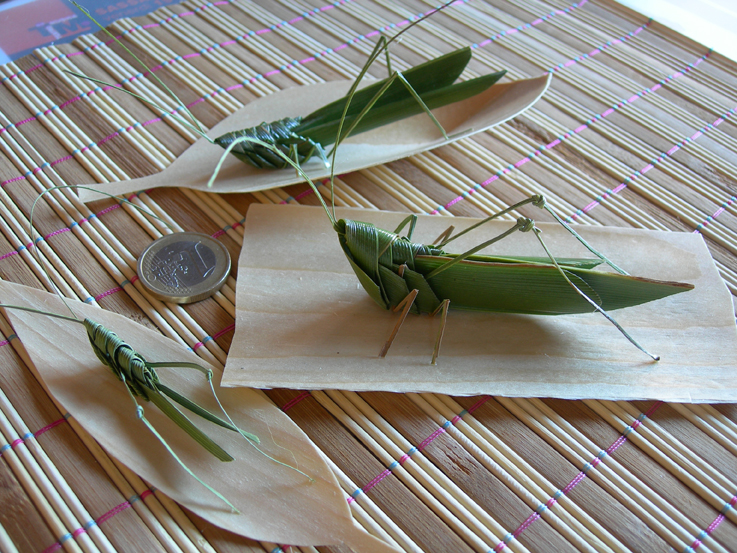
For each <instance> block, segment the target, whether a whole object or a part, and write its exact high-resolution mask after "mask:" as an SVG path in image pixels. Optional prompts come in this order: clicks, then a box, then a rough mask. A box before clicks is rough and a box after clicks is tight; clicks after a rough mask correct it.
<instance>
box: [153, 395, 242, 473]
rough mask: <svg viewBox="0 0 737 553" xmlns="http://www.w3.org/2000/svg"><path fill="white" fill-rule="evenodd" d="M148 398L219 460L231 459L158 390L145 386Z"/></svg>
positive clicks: (231, 458)
mask: <svg viewBox="0 0 737 553" xmlns="http://www.w3.org/2000/svg"><path fill="white" fill-rule="evenodd" d="M147 396H148V399H149V400H151V403H153V404H154V405H156V407H158V408H159V409H161V412H162V413H164V414H165V415H166V416H167V417H169V418H170V419H171V420H172V421H174V422H175V423H176V424H177V426H179V428H181V429H182V430H184V431H185V432H186V433H187V434H189V435H190V436H191V437H192V439H193V440H194V441H196V442H197V443H198V444H200V445H201V446H202V447H204V448H205V449H206V450H207V451H209V452H210V453H212V454H213V455H214V456H215V457H217V458H218V459H220V460H221V461H232V460H233V457H231V455H230V454H229V453H228V452H227V451H225V450H224V449H223V448H222V447H220V446H219V445H218V444H216V443H215V442H214V441H213V440H212V439H211V438H210V437H209V436H208V435H207V434H205V433H204V432H202V430H200V429H199V428H197V427H196V426H195V425H194V424H192V421H190V420H189V419H188V418H187V416H186V415H185V414H184V413H182V412H181V411H180V410H179V409H177V406H176V405H174V404H173V403H171V402H170V401H169V400H168V399H166V398H165V397H164V396H163V395H162V394H161V393H160V392H159V391H158V390H153V389H151V388H147Z"/></svg>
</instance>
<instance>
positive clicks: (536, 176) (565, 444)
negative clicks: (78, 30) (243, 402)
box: [0, 0, 737, 552]
mask: <svg viewBox="0 0 737 553" xmlns="http://www.w3.org/2000/svg"><path fill="white" fill-rule="evenodd" d="M436 1H437V0H429V1H428V2H422V1H419V0H411V1H406V2H401V3H398V2H397V3H395V2H391V1H389V0H339V1H336V2H333V3H330V4H328V3H325V0H279V1H278V2H267V1H264V0H259V1H250V0H233V1H218V2H213V3H204V2H200V1H189V2H185V3H184V4H182V5H180V6H173V7H168V8H162V9H160V10H159V11H158V12H156V13H154V14H152V15H150V16H148V17H142V18H139V19H136V20H121V21H119V22H117V23H116V24H114V25H113V30H114V32H115V33H117V34H120V35H123V36H124V38H123V40H125V41H126V43H127V44H128V45H129V47H130V48H131V49H132V50H133V51H134V52H136V53H137V54H138V55H139V56H140V57H141V58H142V59H144V60H145V61H146V62H147V63H148V64H149V65H151V66H153V67H154V70H155V71H156V72H157V74H158V75H159V76H160V77H161V78H162V79H163V80H164V81H165V82H166V83H167V84H168V85H169V86H171V87H172V88H173V89H174V90H175V91H176V92H177V93H178V94H179V95H180V96H181V98H182V99H183V100H184V102H186V103H187V104H189V105H191V106H192V110H193V112H194V113H195V115H196V116H197V117H198V118H199V119H200V121H202V122H203V123H204V124H205V125H208V126H212V125H213V124H215V123H216V122H217V121H218V120H220V119H222V118H223V117H224V116H225V115H226V114H228V113H230V112H231V111H233V110H234V109H236V108H237V107H239V106H240V105H242V104H243V103H246V102H249V101H251V100H253V99H255V98H258V97H261V96H264V95H266V94H270V93H272V92H274V91H276V90H279V89H281V88H285V87H291V86H297V85H302V84H307V83H313V82H320V81H323V80H334V79H344V78H352V77H353V76H354V75H355V74H356V73H357V71H358V69H359V67H360V66H361V65H362V64H363V61H364V59H365V57H366V55H367V53H368V52H369V51H370V49H371V47H372V44H373V41H374V40H376V37H377V36H378V34H379V33H387V34H392V33H394V32H396V31H397V30H398V29H400V28H402V27H404V26H406V25H407V24H408V22H409V21H410V20H411V19H413V18H416V17H418V16H419V15H420V14H421V13H425V12H427V11H429V10H431V9H432V8H433V7H435V2H436ZM101 37H102V38H101ZM101 40H103V41H104V40H107V39H106V38H105V37H103V36H102V35H101V34H100V33H98V38H95V37H93V36H87V37H82V38H80V39H78V40H77V41H76V42H75V44H74V46H58V47H54V46H50V47H47V48H42V49H39V50H38V51H37V52H36V53H35V54H34V55H33V56H29V57H27V58H24V59H22V60H19V61H18V62H16V63H12V64H8V65H6V66H3V67H0V72H2V75H1V76H0V81H2V84H3V86H2V87H0V147H1V148H2V153H0V184H1V190H0V200H1V201H2V208H1V209H2V214H3V217H2V221H1V223H0V224H2V228H1V230H2V233H1V235H0V277H2V278H3V279H8V280H12V281H15V282H20V283H23V284H27V285H30V286H35V287H38V288H46V289H50V286H49V284H48V279H47V277H46V276H45V275H44V273H43V272H42V270H41V268H40V266H39V263H38V261H37V258H36V257H35V255H36V252H35V251H34V250H39V252H40V253H41V255H42V256H43V257H44V259H45V260H46V263H47V264H48V266H49V267H51V271H50V277H51V278H52V279H53V280H54V281H55V282H56V284H57V285H58V286H59V287H60V288H61V289H62V290H63V292H64V293H65V294H67V295H68V296H70V297H74V298H78V299H80V300H83V301H86V302H87V303H91V304H95V305H98V306H99V307H101V308H103V309H110V310H113V311H117V312H119V313H123V314H125V315H127V316H129V317H131V318H132V319H135V320H138V321H140V322H142V323H143V324H145V325H148V326H150V327H154V328H157V329H159V330H160V331H161V332H162V333H164V334H166V335H168V336H170V337H172V338H174V339H176V340H178V341H180V342H181V343H183V344H186V345H187V346H188V347H191V348H192V349H194V350H196V351H197V353H199V354H200V355H201V356H202V357H204V358H206V359H207V360H208V361H210V362H213V363H223V362H224V360H225V357H226V352H227V351H228V347H229V345H230V340H231V338H232V330H233V313H234V307H233V302H234V299H235V298H234V284H235V280H234V279H235V276H236V275H235V274H234V275H233V276H232V278H231V279H230V280H229V281H228V283H227V284H226V286H225V288H224V289H223V290H222V292H220V293H219V294H217V295H216V296H215V297H214V298H212V299H209V300H205V301H203V302H200V303H197V304H193V305H189V306H185V307H181V306H175V305H170V304H162V303H160V302H157V301H156V300H153V299H151V298H150V297H149V296H148V295H147V294H146V293H145V292H144V291H143V289H142V287H141V285H140V283H139V282H137V281H136V280H137V279H136V276H135V262H136V257H137V256H138V255H139V254H140V253H141V251H142V250H143V248H144V247H145V246H146V245H148V243H150V241H151V240H152V239H154V238H157V237H159V236H160V235H161V233H162V232H169V231H168V230H166V229H165V227H164V226H163V225H161V224H159V223H157V222H153V223H151V222H147V221H146V220H145V219H144V218H143V217H141V216H140V215H139V214H138V213H137V212H135V211H134V210H132V209H130V208H129V207H127V206H121V205H119V204H117V203H115V202H113V201H112V200H109V201H102V202H98V203H96V204H92V205H90V206H89V207H88V206H84V205H82V204H80V203H79V202H78V201H76V199H75V197H74V195H73V194H72V193H71V192H70V191H62V192H56V193H53V194H49V195H47V196H46V197H45V199H44V200H43V201H41V202H39V205H38V207H37V210H36V214H35V217H34V229H35V233H36V234H35V236H42V237H43V238H39V239H36V240H34V241H33V242H32V241H31V238H30V237H29V233H28V215H29V210H30V205H31V203H32V201H33V200H34V199H35V198H36V196H37V195H38V194H39V193H40V191H41V190H43V189H44V188H46V187H49V186H52V185H61V184H75V183H80V182H92V181H93V180H98V181H105V180H115V179H123V178H131V177H138V176H143V175H146V174H150V173H152V172H155V171H158V170H160V169H162V168H163V167H164V166H166V165H167V164H168V163H170V162H171V161H172V160H173V159H175V157H176V156H177V155H178V154H179V153H181V152H182V151H183V150H184V149H185V148H186V146H187V145H188V144H189V143H190V142H191V141H192V140H193V139H194V137H193V136H192V135H191V134H190V133H189V132H188V131H186V130H184V129H182V128H181V127H179V126H178V125H177V124H176V123H175V122H173V121H172V120H171V119H170V118H169V119H166V120H165V121H161V120H160V119H159V118H158V117H157V115H155V114H154V113H153V112H152V111H150V110H149V109H148V108H146V107H142V105H141V104H140V103H138V102H137V101H135V100H133V99H131V98H129V97H127V96H123V95H120V94H108V93H107V92H104V91H103V90H101V89H100V88H99V87H97V86H96V85H94V84H91V83H89V82H85V81H81V80H78V79H75V78H73V77H70V76H68V75H66V74H64V73H62V71H61V70H62V69H76V70H78V71H80V72H82V73H85V74H87V75H90V76H96V77H100V78H104V79H107V80H112V81H114V82H123V83H126V84H127V85H128V86H130V87H131V89H133V90H136V91H138V92H140V93H142V94H145V95H147V96H154V95H155V96H156V97H157V98H158V100H159V101H160V102H162V103H165V104H166V105H168V106H170V107H171V108H174V107H175V106H174V105H173V104H172V103H171V101H170V100H169V99H168V98H166V97H165V96H163V95H162V94H161V93H160V92H159V91H158V89H157V88H156V87H155V86H153V85H152V84H151V82H150V81H149V80H148V79H146V78H144V77H143V76H142V75H141V71H140V70H139V68H138V67H137V66H135V65H134V64H133V63H132V61H131V59H130V56H128V55H127V54H125V53H123V52H122V51H121V49H120V48H119V47H118V46H116V45H112V44H107V45H106V44H103V42H100V41H101ZM462 45H472V47H473V48H474V58H473V60H472V62H471V64H470V70H469V71H467V74H468V75H469V76H470V75H471V74H475V73H480V72H485V71H489V70H496V69H498V68H502V67H505V68H508V69H509V77H510V78H513V79H514V78H521V77H529V76H536V75H539V74H541V73H544V72H547V71H552V72H554V73H555V78H554V80H553V84H552V87H551V89H550V91H549V92H548V93H547V95H546V96H545V98H544V99H543V100H542V101H540V102H539V103H538V104H537V105H536V106H535V107H534V108H533V109H531V110H529V111H528V112H526V113H525V114H524V115H523V116H520V117H517V118H516V119H514V120H513V121H511V122H509V123H507V124H504V125H502V126H501V127H499V128H497V129H495V130H493V131H491V132H487V133H483V134H481V135H476V136H474V137H473V138H471V139H466V140H463V141H461V142H459V143H456V144H454V145H452V146H447V147H444V148H442V149H439V150H435V151H432V152H428V153H425V154H421V155H418V156H415V157H413V158H411V159H407V160H402V161H398V162H394V163H391V164H388V165H386V166H382V167H376V168H373V169H368V170H364V171H360V172H358V173H354V174H349V175H344V176H342V177H341V178H340V179H339V181H338V194H337V203H338V204H339V205H350V206H361V207H373V208H379V209H390V210H401V211H411V212H417V213H434V214H441V215H444V216H452V215H469V216H481V215H484V214H487V213H490V212H492V211H496V210H499V209H501V208H502V207H505V206H506V205H508V204H511V203H514V202H516V201H519V200H520V199H522V198H523V197H525V196H527V195H529V194H531V193H538V192H541V193H543V194H545V195H546V197H547V198H548V200H549V202H550V203H551V204H552V205H553V207H554V208H555V209H557V210H558V211H559V212H560V213H563V214H565V215H566V216H567V217H568V218H569V219H570V220H572V221H575V222H576V223H580V224H592V225H618V226H634V227H640V228H650V229H664V230H678V231H690V232H700V233H701V234H702V235H703V236H704V238H705V240H706V242H707V244H708V245H709V247H710V249H711V252H712V254H713V256H714V258H715V260H716V262H717V264H718V267H719V270H720V271H721V274H722V276H723V277H724V280H725V281H726V283H727V285H728V286H729V288H730V290H731V291H732V292H733V293H735V292H737V256H736V255H735V254H736V253H737V219H736V218H735V210H734V203H735V201H737V200H736V198H735V194H736V192H735V190H736V186H737V128H736V127H735V125H734V121H733V120H732V118H731V116H732V115H733V114H734V111H735V109H737V107H736V106H735V99H736V98H737V65H736V64H735V63H734V62H732V61H729V60H727V59H725V58H724V57H722V56H720V55H718V54H717V53H714V52H710V51H709V50H707V49H706V48H704V47H703V46H701V45H698V44H695V43H693V42H691V41H689V40H688V39H685V38H684V37H682V36H679V35H678V34H676V33H674V32H673V31H670V30H668V29H666V28H664V27H662V26H660V25H658V24H657V23H655V22H651V21H648V20H647V19H645V18H643V17H642V16H640V15H638V14H636V13H634V12H631V11H629V10H627V9H625V8H622V7H620V6H618V5H617V4H616V3H614V2H613V1H611V0H588V1H587V0H583V1H580V2H578V3H576V4H568V3H567V2H566V0H552V1H549V2H545V3H544V2H534V1H532V0H493V1H492V2H488V3H487V2H484V1H483V0H466V1H463V0H461V1H459V2H456V3H455V4H453V5H452V6H451V7H449V8H447V9H446V10H445V11H444V12H443V13H440V14H437V15H436V16H434V17H433V18H431V19H429V20H428V21H426V22H425V23H423V24H422V25H421V26H418V27H415V28H414V29H413V30H412V31H411V32H410V33H407V34H405V35H404V38H403V40H402V41H401V42H400V43H399V44H397V45H396V47H395V48H394V49H393V55H394V60H395V62H394V63H395V64H396V66H397V67H398V68H400V69H402V68H406V67H409V66H410V65H414V64H416V63H418V62H420V61H423V60H425V59H428V58H430V57H434V56H436V55H438V54H440V53H444V52H448V51H450V50H451V49H453V48H456V47H458V46H462ZM384 72H385V68H384V67H383V66H381V65H380V64H379V66H377V67H376V68H374V69H372V71H371V73H372V74H373V75H374V76H377V77H380V76H383V74H384ZM172 184H174V183H172ZM131 199H132V201H133V202H135V203H137V204H139V205H142V206H145V207H146V208H148V209H150V210H153V211H154V212H155V213H157V214H158V215H159V216H161V217H162V218H164V219H166V220H167V221H169V222H170V223H171V224H172V225H173V227H174V228H175V229H182V230H191V231H200V232H206V233H209V234H212V235H213V236H216V237H217V238H218V239H220V240H221V241H222V242H223V244H225V245H226V246H227V247H228V248H229V250H230V253H231V255H232V256H234V257H236V256H237V255H238V248H239V244H240V243H241V240H242V222H243V220H244V218H243V217H244V214H245V212H246V209H247V207H248V205H249V204H250V203H252V202H264V203H267V202H273V203H306V204H314V203H316V201H315V198H314V196H313V195H312V194H311V193H310V192H309V191H308V189H307V188H306V186H303V185H298V186H293V187H290V188H286V189H278V190H272V191H268V192H262V193H255V194H250V195H248V194H244V195H235V196H228V197H227V198H224V197H220V196H217V195H215V194H204V193H199V192H192V191H188V190H184V189H169V190H156V191H152V192H151V193H145V192H142V193H140V194H138V195H136V196H134V197H132V198H131ZM525 214H526V215H529V216H532V217H539V213H537V212H535V213H533V212H530V213H525ZM0 332H1V333H2V336H0V356H1V358H2V365H1V366H2V371H0V388H2V392H3V393H2V394H0V435H1V437H0V440H2V441H0V444H2V445H0V455H1V456H2V462H0V482H1V483H2V485H0V494H1V495H0V505H2V508H0V523H1V524H0V551H13V550H14V547H15V548H17V549H18V550H20V551H33V552H41V551H46V552H50V551H55V550H58V549H64V550H67V551H79V550H82V551H98V550H99V551H158V550H166V551H195V550H201V551H213V550H215V551H223V552H225V551H281V550H282V549H285V550H287V545H286V544H269V543H255V542H250V541H248V540H245V539H241V538H238V537H235V536H233V535H230V534H227V533H225V532H222V531H220V530H218V529H217V528H214V527H212V526H210V525H208V524H207V523H204V522H203V521H201V520H199V519H197V518H196V517H194V516H192V515H191V514H189V513H187V512H184V511H182V510H181V509H180V508H179V507H178V506H177V505H176V504H174V503H172V502H171V501H169V500H167V498H166V497H164V496H162V495H161V494H160V493H157V492H156V490H154V489H151V488H149V487H148V486H147V485H146V484H145V483H144V482H143V481H141V480H140V479H139V478H138V477H137V476H136V475H134V474H132V473H130V471H128V470H127V469H125V467H122V466H119V465H117V464H116V462H115V461H113V460H111V459H110V458H109V457H107V456H106V454H105V453H104V452H103V451H102V450H101V449H100V448H99V447H98V446H96V444H95V443H94V442H91V441H90V440H89V439H88V438H87V437H86V436H85V434H84V432H82V431H80V429H79V428H78V427H77V426H76V423H75V422H74V420H73V419H69V418H68V416H67V415H66V414H65V413H64V412H61V411H59V410H58V409H57V408H56V407H55V406H54V404H53V402H52V401H51V400H50V398H49V397H48V396H47V395H46V394H45V392H44V391H43V390H42V388H41V386H40V385H39V383H38V382H36V381H35V380H34V378H33V376H32V375H31V373H30V371H29V370H28V368H27V366H26V365H25V363H24V360H23V359H21V358H20V357H19V356H18V354H17V352H16V350H15V349H14V347H13V346H14V342H15V340H14V336H13V335H12V334H11V330H10V328H9V326H8V325H7V323H6V322H5V321H0ZM268 394H269V396H270V397H271V398H272V399H273V401H274V402H275V403H276V404H277V405H278V406H281V407H282V408H283V409H284V411H286V412H287V413H288V414H289V416H291V417H292V418H293V419H294V421H296V422H297V424H299V425H300V426H301V427H302V428H303V429H304V430H305V431H306V432H307V434H308V435H309V436H310V437H311V438H312V439H313V440H314V442H315V443H316V444H317V446H318V447H319V448H320V449H321V450H322V451H323V452H324V453H325V455H326V457H327V458H328V459H329V462H330V464H331V466H332V467H333V468H334V470H335V472H336V474H337V475H338V478H339V480H340V482H341V484H342V485H343V488H344V490H345V492H346V498H347V501H349V502H350V505H351V508H352V510H353V513H354V515H355V517H356V519H357V521H358V522H359V523H360V524H362V525H363V526H364V527H366V528H367V529H369V531H371V532H374V533H375V534H377V535H380V536H384V537H385V538H387V539H390V540H393V541H394V542H395V543H397V544H398V545H399V546H400V547H401V548H403V549H404V550H407V551H437V552H450V551H454V552H455V551H472V550H473V551H491V550H493V551H501V550H503V549H506V548H508V549H510V550H512V551H518V552H524V551H569V550H580V551H666V550H677V551H693V550H696V549H701V550H704V551H714V552H723V551H730V550H732V551H735V550H737V526H735V522H737V511H735V509H734V508H733V507H735V505H736V504H737V496H736V494H737V485H736V484H735V483H736V482H737V409H736V408H735V406H734V405H713V406H711V405H672V404H662V403H653V402H616V403H615V402H608V401H597V400H586V401H557V400H539V399H507V398H501V397H473V398H452V397H447V396H442V395H433V394H421V395H417V394H406V395H394V394H387V393H366V394H363V393H362V394H354V393H347V392H337V391H324V392H312V393H309V392H301V391H295V390H273V391H269V392H268ZM284 508H285V509H288V508H289V502H288V498H285V504H284ZM295 549H296V548H293V550H295ZM319 549H320V550H321V551H322V550H325V551H327V550H329V549H330V548H319ZM302 550H303V551H312V550H314V549H313V548H302Z"/></svg>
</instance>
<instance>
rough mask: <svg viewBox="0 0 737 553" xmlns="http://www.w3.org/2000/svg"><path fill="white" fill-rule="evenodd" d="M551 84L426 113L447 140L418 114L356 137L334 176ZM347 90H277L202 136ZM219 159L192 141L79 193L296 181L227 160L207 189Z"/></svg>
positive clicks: (314, 104)
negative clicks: (171, 156) (158, 166)
mask: <svg viewBox="0 0 737 553" xmlns="http://www.w3.org/2000/svg"><path fill="white" fill-rule="evenodd" d="M551 78H552V76H551V74H546V75H543V76H541V77H536V78H534V79H522V80H518V81H512V82H509V83H502V84H496V85H494V86H492V87H491V88H490V89H488V90H487V91H486V92H483V93H482V94H479V95H477V96H474V97H473V98H469V99H467V100H464V101H462V102H457V103H455V104H451V105H449V106H445V107H443V108H439V109H437V110H434V111H433V114H434V115H435V117H436V118H437V119H438V121H440V123H441V124H442V125H443V128H444V129H445V130H446V133H447V134H448V135H449V138H450V140H445V139H443V137H442V135H441V134H440V131H439V130H438V129H437V127H435V125H434V124H433V123H432V121H430V118H429V117H427V115H425V114H421V115H416V116H414V117H411V118H409V119H405V120H404V121H398V122H397V123H394V124H392V125H386V126H384V127H380V128H378V129H374V130H373V131H369V132H366V133H362V134H359V135H357V136H356V137H354V138H351V139H349V140H347V141H346V142H345V143H344V144H343V145H342V146H341V148H340V150H339V153H338V158H337V161H336V166H335V174H336V175H339V174H342V173H349V172H351V171H357V170H359V169H363V168H365V167H372V166H374V165H379V164H381V163H387V162H389V161H393V160H395V159H400V158H403V157H407V156H410V155H414V154H417V153H419V152H423V151H425V150H429V149H431V148H437V147H438V146H443V145H445V144H448V143H450V142H453V141H455V140H458V139H460V138H464V137H466V136H469V135H471V134H474V133H477V132H480V131H483V130H485V129H488V128H490V127H493V126H495V125H499V124H501V123H503V122H505V121H508V120H509V119H512V118H514V117H516V116H517V115H519V114H520V113H522V112H523V111H525V110H526V109H527V108H529V107H530V106H532V105H533V104H534V103H535V102H537V100H538V99H539V98H540V96H542V95H543V93H544V92H545V90H547V88H548V85H549V84H550V80H551ZM351 84H352V81H337V82H328V83H321V84H316V85H309V86H301V87H295V88H288V89H285V90H282V91H280V92H277V93H275V94H271V95H269V96H266V97H264V98H260V99H259V100H257V101H254V102H251V103H249V104H247V105H246V106H244V107H242V108H241V109H239V110H238V111H236V112H235V113H233V114H232V115H230V116H228V117H227V118H226V119H224V120H223V121H221V122H220V123H218V124H217V125H216V126H215V127H213V128H212V129H211V130H210V131H209V132H208V135H209V136H211V137H217V136H220V135H221V134H224V133H226V132H230V131H234V130H240V129H246V128H249V127H253V126H255V125H258V124H260V123H262V122H263V121H275V120H277V119H281V118H283V117H295V116H298V115H306V114H308V113H311V112H312V111H314V110H315V109H317V108H319V107H321V106H323V105H325V104H327V103H329V102H331V101H333V100H337V99H338V98H340V97H342V96H344V95H345V94H346V92H348V89H349V88H350V86H351ZM223 152H224V150H223V149H222V148H221V147H220V146H217V145H215V144H211V143H210V142H208V141H207V140H206V139H204V138H200V139H199V140H197V142H195V143H194V144H192V146H190V147H189V148H188V149H187V150H185V152H184V153H183V154H182V155H181V156H179V157H178V158H177V159H176V160H175V161H174V162H173V163H172V164H171V165H169V166H168V167H167V168H166V169H164V170H163V171H161V172H160V173H156V174H154V175H150V176H148V177H142V178H138V179H132V180H128V181H119V182H111V183H107V184H97V183H95V184H87V185H85V186H89V187H92V188H94V189H96V190H101V191H103V192H106V193H108V194H115V195H118V194H127V193H131V192H138V191H139V190H148V189H150V188H157V187H161V186H182V187H186V188H195V189H198V190H211V191H213V192H254V191H256V190H266V189H269V188H276V187H278V186H286V185H289V184H294V183H297V182H300V181H301V180H302V179H301V178H300V177H298V176H297V174H296V172H295V171H294V170H293V169H281V170H269V169H256V168H255V167H251V166H250V165H247V164H245V163H243V162H241V161H239V160H238V159H236V158H235V157H233V156H228V159H227V160H226V161H225V163H224V164H223V167H222V169H221V171H220V173H219V175H218V178H217V180H216V181H215V184H214V186H213V188H211V189H208V188H207V182H208V180H209V179H210V177H211V176H212V174H213V171H214V170H215V166H216V164H217V162H218V160H219V159H220V157H221V156H222V154H223ZM303 168H304V170H305V171H306V173H307V174H308V175H309V176H310V178H311V179H313V180H317V179H321V178H325V177H328V176H329V175H330V171H329V170H328V169H326V168H325V165H324V163H323V162H322V160H320V159H319V158H318V157H314V158H313V159H312V160H310V161H309V162H307V163H306V164H305V165H304V166H303ZM79 195H80V198H81V199H82V201H84V202H89V201H93V200H98V199H101V198H104V197H106V196H104V195H102V194H99V193H97V192H94V191H91V190H85V189H79Z"/></svg>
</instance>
